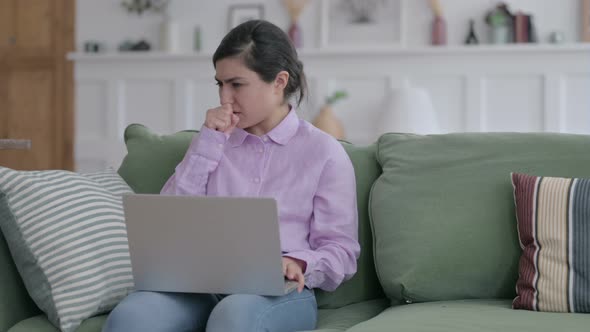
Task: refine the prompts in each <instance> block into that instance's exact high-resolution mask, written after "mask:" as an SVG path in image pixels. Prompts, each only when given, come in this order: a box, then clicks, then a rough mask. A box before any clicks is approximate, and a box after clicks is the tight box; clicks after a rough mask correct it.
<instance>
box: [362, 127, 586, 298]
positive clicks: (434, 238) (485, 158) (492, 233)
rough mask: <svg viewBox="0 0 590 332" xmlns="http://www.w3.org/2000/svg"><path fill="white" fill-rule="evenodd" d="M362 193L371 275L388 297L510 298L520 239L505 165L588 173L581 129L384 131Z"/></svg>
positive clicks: (518, 169)
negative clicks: (377, 172)
mask: <svg viewBox="0 0 590 332" xmlns="http://www.w3.org/2000/svg"><path fill="white" fill-rule="evenodd" d="M377 159H378V161H379V163H380V164H381V166H382V168H383V175H382V176H381V177H380V178H379V179H378V180H377V181H376V182H375V184H374V186H373V191H372V193H371V202H370V212H371V218H372V220H371V222H372V227H373V233H374V237H375V238H374V241H375V245H374V247H375V264H376V269H377V274H378V276H379V279H380V281H381V284H382V285H383V288H384V290H385V292H386V294H387V296H388V297H389V298H391V299H392V300H393V301H397V302H426V301H436V300H456V299H473V298H483V299H485V298H505V299H509V298H514V296H515V285H516V280H517V278H518V260H519V258H520V253H521V250H520V247H519V245H518V236H517V231H516V213H515V209H514V196H513V188H512V184H511V181H510V173H511V172H523V173H532V174H539V175H543V174H551V175H553V176H562V177H589V176H590V136H583V135H566V134H536V133H480V134H470V133H462V134H447V135H432V136H419V135H409V134H387V135H384V136H382V137H381V138H380V139H379V142H378V152H377Z"/></svg>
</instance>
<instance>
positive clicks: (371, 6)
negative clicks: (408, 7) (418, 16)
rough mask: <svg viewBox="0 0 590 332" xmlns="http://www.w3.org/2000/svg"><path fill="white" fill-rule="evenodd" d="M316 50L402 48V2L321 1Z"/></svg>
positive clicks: (403, 0)
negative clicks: (320, 48) (318, 41)
mask: <svg viewBox="0 0 590 332" xmlns="http://www.w3.org/2000/svg"><path fill="white" fill-rule="evenodd" d="M321 1H322V4H321V6H322V8H321V15H320V16H321V22H320V29H321V34H320V36H321V37H320V38H321V40H320V47H322V48H346V47H354V48H358V47H372V48H388V47H396V46H402V45H403V44H404V26H405V24H404V16H405V15H404V13H403V12H404V9H405V1H406V0H321Z"/></svg>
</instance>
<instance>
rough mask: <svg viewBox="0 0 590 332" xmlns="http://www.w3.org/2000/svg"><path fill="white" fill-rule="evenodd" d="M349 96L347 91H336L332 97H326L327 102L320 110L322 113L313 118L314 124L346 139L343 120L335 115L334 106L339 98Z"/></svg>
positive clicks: (326, 131)
mask: <svg viewBox="0 0 590 332" xmlns="http://www.w3.org/2000/svg"><path fill="white" fill-rule="evenodd" d="M347 96H348V94H347V93H346V91H341V90H340V91H336V92H334V93H333V94H332V95H331V96H330V97H328V98H326V104H325V105H324V106H323V107H322V109H321V110H320V113H319V114H318V115H317V116H316V117H315V119H314V120H313V125H314V126H316V127H317V128H319V129H321V130H322V131H324V132H325V133H327V134H329V135H331V136H332V137H334V138H336V139H344V137H345V135H344V126H343V125H342V122H341V121H340V120H339V119H338V118H337V117H336V116H335V115H334V111H333V110H332V106H333V105H334V104H335V103H336V102H337V101H339V100H341V99H344V98H346V97H347Z"/></svg>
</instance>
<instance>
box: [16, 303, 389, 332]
mask: <svg viewBox="0 0 590 332" xmlns="http://www.w3.org/2000/svg"><path fill="white" fill-rule="evenodd" d="M388 304H389V301H387V300H385V299H381V300H373V301H367V302H363V303H356V304H352V305H349V306H346V307H343V308H340V309H325V310H319V312H318V326H317V328H318V329H317V330H314V332H339V331H345V330H346V329H348V328H349V327H351V326H354V325H356V324H358V323H361V322H364V321H366V320H367V319H371V318H373V317H375V316H377V315H378V314H379V313H380V312H382V311H383V310H385V309H386V308H387V307H388ZM106 319H107V315H101V316H96V317H92V318H89V319H87V320H85V321H84V322H83V323H82V325H81V326H80V327H79V328H78V330H76V332H100V331H101V329H102V326H103V324H104V323H105V321H106ZM8 332H59V330H58V329H57V328H55V327H54V326H53V325H52V324H51V323H50V322H49V321H48V320H47V317H46V316H44V315H39V316H35V317H32V318H29V319H25V320H23V321H22V322H20V323H18V324H16V325H15V326H14V327H13V328H11V329H10V330H8Z"/></svg>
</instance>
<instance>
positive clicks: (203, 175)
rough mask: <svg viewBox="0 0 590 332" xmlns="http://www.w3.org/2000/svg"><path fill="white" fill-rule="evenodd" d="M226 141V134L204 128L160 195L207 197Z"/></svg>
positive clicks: (196, 136)
mask: <svg viewBox="0 0 590 332" xmlns="http://www.w3.org/2000/svg"><path fill="white" fill-rule="evenodd" d="M226 141H227V135H226V134H224V133H222V132H220V131H216V130H213V129H209V128H207V127H206V126H203V127H202V128H201V131H200V133H199V135H195V138H194V139H193V141H192V142H191V145H190V146H189V148H188V150H187V152H186V154H185V156H184V159H183V160H182V161H181V162H180V164H178V165H177V166H176V170H175V172H174V174H173V175H172V176H171V177H170V179H168V181H167V182H166V184H165V185H164V187H163V188H162V190H161V192H160V193H161V194H162V195H194V196H205V195H206V194H207V182H208V180H209V175H210V174H211V173H212V172H213V171H215V169H217V166H218V165H219V161H220V160H221V158H222V156H223V148H224V146H225V142H226Z"/></svg>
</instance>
